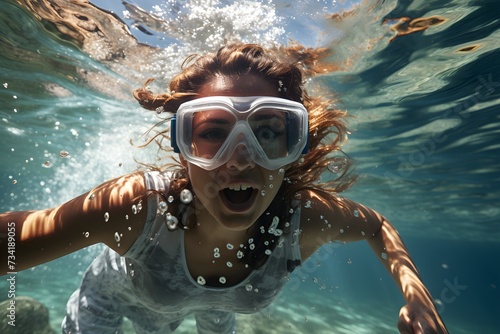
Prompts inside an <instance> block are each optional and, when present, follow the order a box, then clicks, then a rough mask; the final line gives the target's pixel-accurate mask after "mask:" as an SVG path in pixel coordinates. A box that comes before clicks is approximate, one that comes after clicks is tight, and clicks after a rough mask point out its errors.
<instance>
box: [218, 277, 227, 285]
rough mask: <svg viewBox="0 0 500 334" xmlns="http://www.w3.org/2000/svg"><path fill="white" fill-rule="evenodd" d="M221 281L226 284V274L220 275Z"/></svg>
mask: <svg viewBox="0 0 500 334" xmlns="http://www.w3.org/2000/svg"><path fill="white" fill-rule="evenodd" d="M219 282H220V283H221V284H226V278H225V277H224V276H221V277H219Z"/></svg>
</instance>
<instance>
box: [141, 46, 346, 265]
mask: <svg viewBox="0 0 500 334" xmlns="http://www.w3.org/2000/svg"><path fill="white" fill-rule="evenodd" d="M326 55H327V51H326V50H325V49H314V50H313V49H305V48H303V47H300V46H294V47H290V48H280V49H265V48H263V47H261V46H259V45H255V44H231V45H227V46H224V47H222V48H220V49H219V50H218V51H217V52H215V53H209V54H207V55H204V56H191V57H189V58H188V59H186V61H185V62H184V64H183V69H182V71H181V73H180V74H178V75H177V76H176V77H174V78H173V79H172V81H171V82H170V93H163V94H154V93H152V92H151V91H150V90H148V89H147V88H146V85H147V84H148V83H150V82H151V81H148V82H146V84H145V86H143V87H142V88H139V89H137V90H136V91H135V92H134V97H135V98H136V99H137V100H138V101H139V103H140V104H141V106H143V107H144V108H146V109H149V110H155V111H157V112H163V111H167V112H172V113H175V112H176V110H177V108H178V107H179V105H180V104H182V103H184V102H186V101H188V100H190V99H193V98H195V97H196V94H197V92H198V91H199V90H200V89H201V87H202V86H203V85H204V84H206V83H207V82H209V81H211V80H212V79H213V78H214V77H216V76H234V75H237V76H242V75H247V74H252V75H256V76H259V77H260V78H263V79H264V80H266V81H268V82H270V83H272V84H275V85H276V87H277V88H278V87H279V88H280V89H279V90H278V94H279V95H280V97H282V98H286V99H289V100H293V101H297V102H300V103H303V104H304V106H305V107H306V109H307V110H308V114H309V138H308V139H309V142H308V146H309V150H308V153H307V154H306V155H305V156H304V157H303V159H300V161H298V162H296V163H294V164H293V165H292V166H290V168H289V169H288V170H287V171H286V175H285V176H286V178H285V182H283V185H282V186H281V188H280V194H279V195H278V196H281V198H285V199H291V197H292V196H293V195H294V194H295V193H296V192H297V191H300V190H305V189H309V190H313V191H315V192H317V193H321V194H322V195H323V196H325V197H326V198H328V199H331V200H332V201H336V198H335V196H334V194H335V193H338V192H340V191H343V190H345V189H347V188H348V187H349V186H350V185H351V184H352V183H353V181H354V180H355V177H354V176H352V175H351V173H350V170H351V169H350V168H348V167H347V166H348V161H349V160H348V159H346V158H345V156H344V158H341V159H342V163H343V164H344V167H345V168H344V169H343V170H342V171H340V176H339V177H337V178H336V180H334V181H328V180H322V179H321V177H322V175H324V172H325V171H326V170H328V169H329V165H330V164H332V162H334V160H332V159H338V158H335V157H333V155H335V153H336V152H341V151H340V148H341V146H342V144H343V143H344V142H345V141H346V139H347V136H346V133H347V130H346V125H345V122H344V121H345V117H346V113H345V112H344V111H341V110H338V109H336V108H335V107H334V101H333V100H330V99H326V98H320V97H311V96H309V95H308V94H307V92H306V90H305V89H304V83H305V79H306V76H312V75H314V74H316V73H318V72H319V70H318V69H319V68H321V69H326V68H328V69H329V70H332V69H333V68H334V67H332V66H327V65H323V66H319V64H318V63H319V62H320V61H321V59H322V58H324V57H326ZM157 136H159V137H160V140H157V138H154V140H155V141H156V142H157V143H158V144H159V146H160V149H162V150H169V151H170V148H164V147H163V145H162V143H161V139H163V138H166V137H168V133H167V132H165V131H164V132H160V133H158V135H157ZM151 141H153V139H152V140H151ZM168 166H169V167H171V166H172V165H171V164H170V165H168ZM178 176H179V177H178V178H176V180H175V181H174V182H173V183H172V185H171V191H173V192H174V193H177V192H180V190H182V189H183V188H186V187H187V188H190V184H189V180H188V179H187V172H186V171H185V170H184V169H183V167H182V166H180V165H179V166H178ZM278 196H277V197H278ZM288 202H289V201H288ZM285 203H286V202H285ZM278 206H280V205H278ZM281 207H282V208H283V207H286V206H285V205H281ZM286 210H287V211H288V209H286ZM277 215H278V216H281V217H282V219H281V223H284V222H285V221H286V212H281V213H277ZM268 220H269V219H268ZM263 223H264V222H263ZM281 223H280V225H281ZM264 224H265V225H268V224H270V222H268V223H264ZM267 227H268V226H266V230H267ZM256 234H260V233H256ZM266 235H267V233H266ZM271 238H272V237H271ZM254 239H255V238H254ZM264 239H265V237H264ZM272 241H273V240H272ZM273 242H274V241H273ZM267 244H269V243H267ZM256 250H257V249H256ZM260 251H261V252H260V254H262V253H264V252H263V251H262V250H260ZM253 253H255V252H253ZM257 254H259V253H257ZM254 257H255V258H256V264H255V266H259V265H260V264H261V263H263V261H262V257H261V256H254Z"/></svg>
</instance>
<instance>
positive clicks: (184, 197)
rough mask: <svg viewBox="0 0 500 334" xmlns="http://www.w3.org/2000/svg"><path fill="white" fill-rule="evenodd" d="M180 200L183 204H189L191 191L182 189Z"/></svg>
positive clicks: (191, 197)
mask: <svg viewBox="0 0 500 334" xmlns="http://www.w3.org/2000/svg"><path fill="white" fill-rule="evenodd" d="M180 199H181V202H182V203H184V204H188V203H191V201H192V200H193V194H192V193H191V191H189V189H183V190H182V191H181V194H180Z"/></svg>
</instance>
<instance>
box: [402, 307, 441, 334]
mask: <svg viewBox="0 0 500 334" xmlns="http://www.w3.org/2000/svg"><path fill="white" fill-rule="evenodd" d="M398 329H399V332H400V333H401V334H448V330H447V329H446V327H445V325H444V324H443V321H442V320H441V317H440V316H439V314H438V313H437V310H436V308H435V307H434V305H430V306H429V305H424V304H423V303H421V302H420V301H414V302H409V303H408V304H406V305H405V306H403V307H402V308H401V311H399V321H398Z"/></svg>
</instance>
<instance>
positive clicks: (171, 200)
mask: <svg viewBox="0 0 500 334" xmlns="http://www.w3.org/2000/svg"><path fill="white" fill-rule="evenodd" d="M167 201H168V202H169V203H172V202H173V201H174V196H172V195H170V196H168V198H167Z"/></svg>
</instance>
